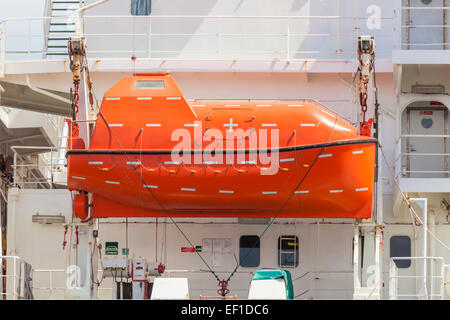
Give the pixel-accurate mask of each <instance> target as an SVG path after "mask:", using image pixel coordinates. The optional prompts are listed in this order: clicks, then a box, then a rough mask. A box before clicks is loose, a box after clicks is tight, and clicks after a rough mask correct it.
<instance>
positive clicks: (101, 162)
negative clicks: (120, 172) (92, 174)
mask: <svg viewBox="0 0 450 320" xmlns="http://www.w3.org/2000/svg"><path fill="white" fill-rule="evenodd" d="M88 163H89V164H103V161H89V162H88Z"/></svg>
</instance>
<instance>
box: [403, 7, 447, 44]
mask: <svg viewBox="0 0 450 320" xmlns="http://www.w3.org/2000/svg"><path fill="white" fill-rule="evenodd" d="M441 3H442V2H441ZM449 14H450V7H442V6H439V5H437V6H434V5H433V4H432V3H430V5H428V6H426V7H408V6H406V7H401V8H397V9H395V16H396V18H397V23H396V25H397V26H398V29H399V30H400V34H401V36H400V37H399V38H398V39H399V41H398V42H396V43H395V45H394V47H395V48H396V49H401V50H448V49H449V48H450V39H449V34H448V28H449V27H450V25H449V18H450V16H449Z"/></svg>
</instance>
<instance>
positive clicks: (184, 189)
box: [180, 188, 197, 191]
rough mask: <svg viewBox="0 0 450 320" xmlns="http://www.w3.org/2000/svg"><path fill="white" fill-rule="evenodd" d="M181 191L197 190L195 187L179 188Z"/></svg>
mask: <svg viewBox="0 0 450 320" xmlns="http://www.w3.org/2000/svg"><path fill="white" fill-rule="evenodd" d="M180 190H181V191H197V189H194V188H180Z"/></svg>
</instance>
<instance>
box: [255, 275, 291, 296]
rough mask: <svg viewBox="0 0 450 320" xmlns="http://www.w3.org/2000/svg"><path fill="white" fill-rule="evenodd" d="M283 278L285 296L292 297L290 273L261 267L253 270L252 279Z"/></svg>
mask: <svg viewBox="0 0 450 320" xmlns="http://www.w3.org/2000/svg"><path fill="white" fill-rule="evenodd" d="M279 278H283V279H284V282H285V283H286V298H287V299H288V300H292V299H294V287H293V285H292V278H291V273H290V272H289V271H288V270H282V269H261V270H258V271H256V272H255V274H254V275H253V278H252V280H268V279H279Z"/></svg>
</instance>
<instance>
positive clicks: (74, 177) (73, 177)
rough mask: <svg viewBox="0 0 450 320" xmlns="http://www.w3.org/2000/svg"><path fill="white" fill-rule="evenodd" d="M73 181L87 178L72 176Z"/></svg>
mask: <svg viewBox="0 0 450 320" xmlns="http://www.w3.org/2000/svg"><path fill="white" fill-rule="evenodd" d="M72 179H78V180H86V178H84V177H77V176H72Z"/></svg>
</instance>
